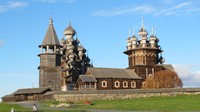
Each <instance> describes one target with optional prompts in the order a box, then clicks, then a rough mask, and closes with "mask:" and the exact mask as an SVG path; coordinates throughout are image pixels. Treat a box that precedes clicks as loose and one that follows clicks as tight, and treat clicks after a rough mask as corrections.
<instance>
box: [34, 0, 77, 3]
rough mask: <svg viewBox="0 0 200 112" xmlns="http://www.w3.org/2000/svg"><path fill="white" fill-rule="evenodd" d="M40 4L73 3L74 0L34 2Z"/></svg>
mask: <svg viewBox="0 0 200 112" xmlns="http://www.w3.org/2000/svg"><path fill="white" fill-rule="evenodd" d="M35 1H37V2H42V3H74V2H75V0H35Z"/></svg>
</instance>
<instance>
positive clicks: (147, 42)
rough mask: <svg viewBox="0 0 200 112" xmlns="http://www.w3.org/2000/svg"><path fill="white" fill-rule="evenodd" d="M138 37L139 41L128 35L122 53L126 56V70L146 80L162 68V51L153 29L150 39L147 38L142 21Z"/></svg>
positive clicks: (134, 36)
mask: <svg viewBox="0 0 200 112" xmlns="http://www.w3.org/2000/svg"><path fill="white" fill-rule="evenodd" d="M129 32H130V31H129ZM138 35H139V39H138V38H137V37H136V35H135V34H133V36H130V33H129V37H128V39H127V44H128V46H127V50H126V51H125V52H124V53H125V54H126V55H128V63H129V66H128V68H129V69H133V70H134V71H135V72H136V73H137V74H138V75H139V76H140V77H142V78H143V79H146V78H147V76H148V75H149V74H154V73H155V72H156V71H158V70H160V69H161V68H162V64H163V63H164V59H163V58H162V56H161V53H162V52H163V51H162V50H161V47H160V45H158V42H159V39H158V38H157V37H156V35H155V31H154V29H153V28H152V32H151V35H150V38H148V37H147V35H148V32H147V31H146V29H145V27H144V23H143V20H142V26H141V29H140V30H139V32H138Z"/></svg>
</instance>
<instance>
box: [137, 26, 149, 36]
mask: <svg viewBox="0 0 200 112" xmlns="http://www.w3.org/2000/svg"><path fill="white" fill-rule="evenodd" d="M138 35H139V36H145V37H146V36H147V35H148V32H147V31H146V30H145V29H144V26H142V28H141V29H140V31H139V32H138Z"/></svg>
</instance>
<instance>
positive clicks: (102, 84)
mask: <svg viewBox="0 0 200 112" xmlns="http://www.w3.org/2000/svg"><path fill="white" fill-rule="evenodd" d="M101 86H102V87H103V88H106V87H107V81H105V80H104V81H102V82H101Z"/></svg>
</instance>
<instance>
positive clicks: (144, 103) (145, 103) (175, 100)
mask: <svg viewBox="0 0 200 112" xmlns="http://www.w3.org/2000/svg"><path fill="white" fill-rule="evenodd" d="M76 108H87V109H108V110H141V111H149V110H151V111H169V112H173V111H200V95H180V96H170V97H166V96H165V97H151V98H138V99H130V100H111V101H94V102H93V105H91V106H77V107H76Z"/></svg>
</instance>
